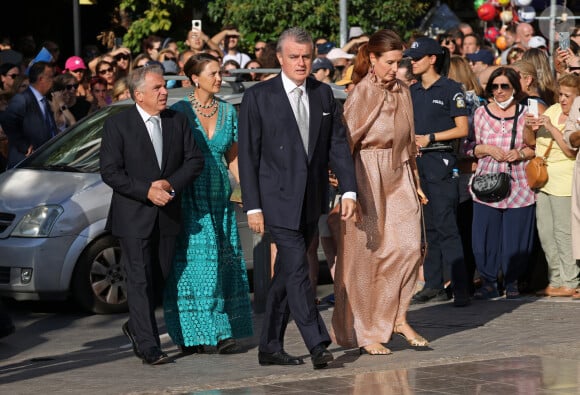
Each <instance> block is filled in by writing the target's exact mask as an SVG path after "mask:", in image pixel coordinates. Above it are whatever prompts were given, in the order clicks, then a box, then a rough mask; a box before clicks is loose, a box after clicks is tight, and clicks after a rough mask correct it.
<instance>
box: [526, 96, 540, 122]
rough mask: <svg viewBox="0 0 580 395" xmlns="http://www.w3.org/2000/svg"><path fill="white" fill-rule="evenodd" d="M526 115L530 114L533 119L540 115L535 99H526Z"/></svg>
mask: <svg viewBox="0 0 580 395" xmlns="http://www.w3.org/2000/svg"><path fill="white" fill-rule="evenodd" d="M528 114H532V115H533V116H534V117H535V118H538V116H539V115H540V112H539V110H538V100H537V99H528Z"/></svg>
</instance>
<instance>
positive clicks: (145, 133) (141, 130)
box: [132, 106, 165, 168]
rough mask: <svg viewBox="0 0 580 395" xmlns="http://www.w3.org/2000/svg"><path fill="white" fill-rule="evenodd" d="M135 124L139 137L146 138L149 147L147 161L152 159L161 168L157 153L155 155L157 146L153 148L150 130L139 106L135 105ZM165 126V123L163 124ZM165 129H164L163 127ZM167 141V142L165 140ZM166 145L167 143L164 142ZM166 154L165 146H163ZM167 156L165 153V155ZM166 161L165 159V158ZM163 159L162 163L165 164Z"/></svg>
mask: <svg viewBox="0 0 580 395" xmlns="http://www.w3.org/2000/svg"><path fill="white" fill-rule="evenodd" d="M132 118H133V121H132V124H133V125H137V128H136V132H137V136H136V137H137V139H144V140H145V147H147V151H148V152H147V153H146V155H144V158H147V159H145V160H146V161H152V162H153V163H154V164H155V167H157V168H159V164H158V163H157V155H155V148H153V142H152V141H151V136H149V130H147V125H146V124H145V122H143V118H141V114H139V111H137V106H135V107H133V117H132ZM161 127H162V128H163V125H162V126H161ZM162 130H163V129H162ZM164 143H165V142H164ZM164 147H165V144H164ZM163 151H164V154H165V148H163ZM163 156H164V157H165V155H163ZM163 161H165V159H163ZM163 161H162V164H163Z"/></svg>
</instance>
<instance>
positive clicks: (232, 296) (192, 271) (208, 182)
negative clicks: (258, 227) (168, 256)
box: [164, 54, 252, 354]
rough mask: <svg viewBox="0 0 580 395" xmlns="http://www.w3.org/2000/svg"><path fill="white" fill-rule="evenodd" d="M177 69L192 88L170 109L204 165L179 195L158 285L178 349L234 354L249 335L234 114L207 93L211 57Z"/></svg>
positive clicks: (215, 82) (212, 83)
mask: <svg viewBox="0 0 580 395" xmlns="http://www.w3.org/2000/svg"><path fill="white" fill-rule="evenodd" d="M184 72H185V74H186V75H187V76H188V78H189V79H190V81H191V82H192V85H193V86H195V89H194V90H193V92H192V93H190V94H189V95H188V96H187V97H185V98H184V99H183V100H181V101H179V102H177V103H175V104H174V105H173V106H172V107H171V108H172V109H173V110H176V111H180V112H183V113H185V114H186V115H187V117H188V118H189V122H190V125H191V130H192V133H193V135H194V137H195V141H196V142H197V144H198V145H199V146H200V148H201V149H202V151H203V153H204V156H205V166H204V169H203V172H202V174H201V175H200V176H199V177H198V178H197V179H196V180H195V182H194V183H193V184H192V185H190V186H189V188H187V189H186V190H185V191H184V193H183V197H182V206H183V216H184V218H183V229H182V232H181V234H180V236H179V237H178V239H177V243H176V248H175V258H174V260H173V266H172V269H171V273H170V274H169V277H168V279H167V282H166V285H165V297H164V312H165V324H166V326H167V331H168V333H169V335H170V336H171V339H172V340H173V342H174V343H175V344H177V345H178V346H179V347H180V348H181V350H182V352H185V353H192V352H204V351H207V350H208V349H207V346H215V347H217V351H218V352H219V353H221V354H229V353H234V352H239V351H240V347H239V345H238V344H237V343H236V341H235V340H234V339H236V338H241V337H246V336H251V335H252V311H251V306H250V296H249V286H248V277H247V273H246V264H245V261H244V259H243V253H242V248H241V244H240V239H239V235H238V229H237V224H236V216H235V212H234V207H233V204H232V203H231V202H230V195H231V192H232V190H231V187H230V181H229V176H228V169H229V170H230V172H231V173H232V175H233V176H234V178H235V179H236V180H238V179H239V177H238V164H237V137H238V136H237V113H236V110H235V108H234V107H233V106H232V105H231V104H229V103H226V102H224V101H222V100H220V99H218V98H216V97H215V96H214V95H215V94H216V93H218V92H219V90H220V86H221V76H220V65H219V62H218V60H217V59H216V58H214V57H213V56H211V55H208V54H198V55H195V56H193V57H192V58H190V59H189V60H188V61H187V63H186V64H185V66H184ZM204 347H205V348H204Z"/></svg>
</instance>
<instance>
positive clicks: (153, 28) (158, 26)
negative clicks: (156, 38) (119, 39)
mask: <svg viewBox="0 0 580 395" xmlns="http://www.w3.org/2000/svg"><path fill="white" fill-rule="evenodd" d="M184 7H185V0H148V1H143V0H120V4H119V8H120V9H121V11H123V12H126V13H128V14H129V15H130V18H131V24H130V26H129V27H128V29H127V33H126V34H125V36H124V37H123V44H124V45H125V46H126V47H128V48H130V49H131V51H133V52H135V53H137V52H140V51H141V41H142V40H143V38H145V37H147V36H149V35H150V34H157V35H161V36H163V35H164V33H165V32H167V31H169V30H170V29H171V25H172V24H171V19H172V15H175V14H176V13H178V12H181V11H182V10H183V8H184Z"/></svg>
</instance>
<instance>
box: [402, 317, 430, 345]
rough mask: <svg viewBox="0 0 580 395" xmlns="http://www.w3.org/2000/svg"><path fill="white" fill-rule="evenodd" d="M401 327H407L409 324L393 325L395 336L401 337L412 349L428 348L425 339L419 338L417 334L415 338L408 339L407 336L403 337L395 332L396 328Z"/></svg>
mask: <svg viewBox="0 0 580 395" xmlns="http://www.w3.org/2000/svg"><path fill="white" fill-rule="evenodd" d="M403 325H409V324H408V323H406V322H401V323H399V324H395V330H394V331H393V333H396V334H397V335H399V336H401V337H402V338H403V339H405V341H406V342H407V343H409V345H410V346H412V347H428V346H429V342H428V341H427V339H425V338H424V337H423V336H421V335H419V334H417V337H414V338H412V339H410V338H408V337H407V336H405V334H404V333H403V332H399V331H398V330H397V328H400V327H401V326H403Z"/></svg>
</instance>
